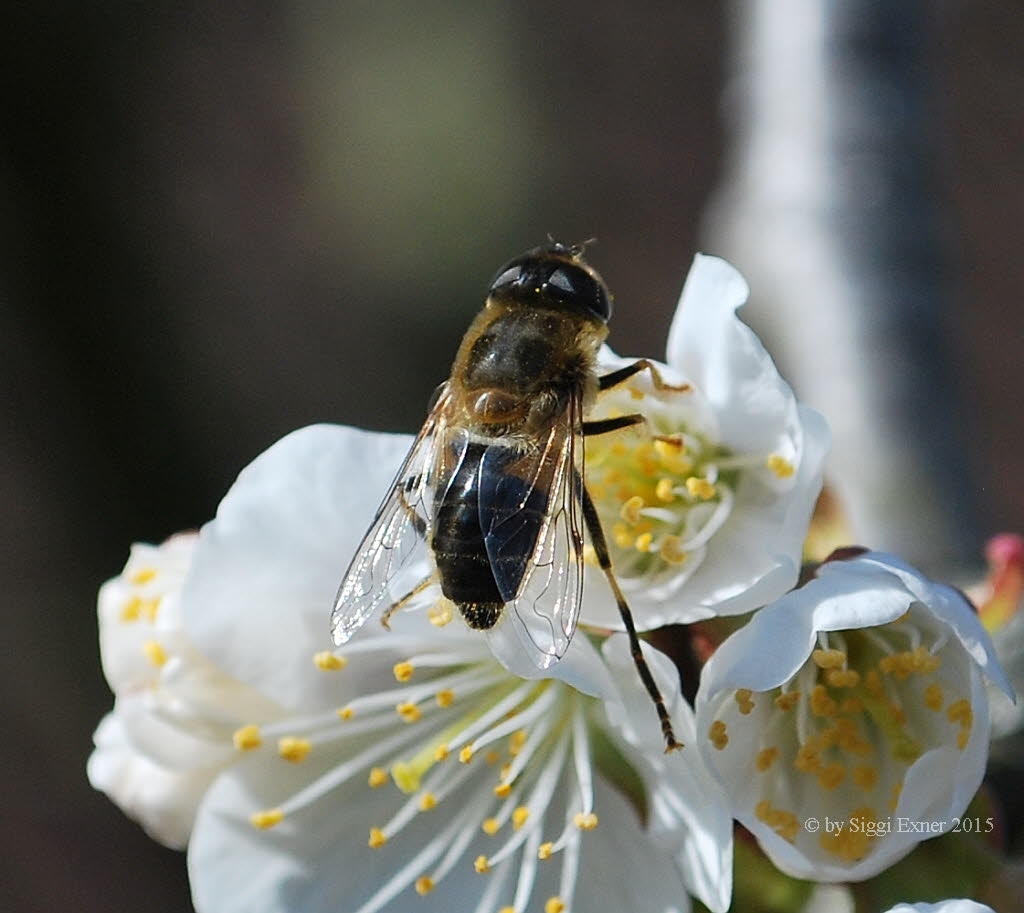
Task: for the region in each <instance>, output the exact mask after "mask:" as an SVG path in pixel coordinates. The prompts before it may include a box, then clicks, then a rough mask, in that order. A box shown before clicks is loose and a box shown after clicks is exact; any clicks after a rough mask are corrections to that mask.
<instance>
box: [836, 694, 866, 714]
mask: <svg viewBox="0 0 1024 913" xmlns="http://www.w3.org/2000/svg"><path fill="white" fill-rule="evenodd" d="M839 712H840V713H852V714H857V713H863V712H864V702H863V701H862V700H861V699H860V698H859V697H844V698H843V699H842V701H840V702H839Z"/></svg>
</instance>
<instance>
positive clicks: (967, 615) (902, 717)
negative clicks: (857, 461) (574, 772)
mask: <svg viewBox="0 0 1024 913" xmlns="http://www.w3.org/2000/svg"><path fill="white" fill-rule="evenodd" d="M984 676H988V677H989V678H990V679H991V680H992V681H993V682H995V683H996V684H997V685H998V686H999V687H1001V688H1003V689H1004V690H1006V691H1009V685H1008V683H1007V681H1006V678H1005V675H1004V674H1003V672H1002V670H1001V668H1000V667H999V664H998V663H997V662H996V660H995V657H994V653H993V649H992V645H991V643H990V641H989V639H988V637H987V635H986V634H985V632H984V630H983V628H982V626H981V624H980V623H979V621H978V618H977V616H976V615H975V613H974V611H973V610H972V607H971V606H970V604H969V603H968V602H967V600H966V599H965V598H964V597H963V596H962V594H960V593H959V592H958V591H956V590H954V589H952V588H950V587H946V586H942V585H940V584H935V583H931V582H929V581H928V580H926V579H925V578H923V577H922V576H921V575H920V574H919V573H918V572H917V571H915V570H914V569H913V568H911V567H909V566H907V565H906V564H904V563H902V562H901V561H900V560H899V559H897V558H894V557H892V556H889V555H884V554H880V553H870V552H869V553H866V554H863V555H861V556H858V557H854V558H851V559H849V560H833V561H828V562H826V563H825V564H823V565H822V566H821V567H820V568H819V569H818V571H817V575H816V577H815V578H814V579H812V580H811V581H810V582H809V583H807V584H806V585H805V586H803V587H801V588H800V589H797V590H794V591H793V592H791V593H789V594H788V595H786V596H784V597H783V598H782V599H780V600H778V601H777V602H775V603H773V604H771V605H769V606H767V607H765V608H764V609H761V610H760V611H759V612H757V613H755V614H754V616H753V618H752V620H751V621H750V622H749V623H748V624H747V625H746V626H745V627H743V628H741V629H740V630H739V631H737V632H736V633H734V634H733V635H732V636H730V637H729V638H728V639H727V640H726V641H725V642H724V643H723V644H722V645H721V646H720V647H719V648H718V650H717V651H716V652H715V653H714V655H713V656H712V657H711V659H710V660H709V662H708V664H707V665H706V666H705V667H704V670H703V675H702V679H701V685H700V691H699V693H698V697H697V721H698V723H697V725H698V732H699V734H700V746H701V750H702V752H703V753H704V756H705V758H706V760H707V761H708V763H709V765H710V766H711V767H712V768H713V769H714V771H715V772H716V774H717V776H718V777H719V779H720V781H721V782H722V784H723V785H724V786H725V788H726V790H727V792H728V793H729V795H730V798H731V800H732V808H733V814H734V815H735V817H736V818H737V819H738V820H739V821H740V822H741V823H742V824H743V825H745V826H746V827H747V828H748V829H750V830H751V831H752V832H753V833H754V835H755V836H756V837H757V839H758V841H759V842H760V844H761V846H762V848H763V849H764V850H765V852H766V853H767V854H768V856H769V857H770V858H771V859H772V861H773V862H774V863H775V864H776V865H777V866H778V867H779V868H780V869H782V870H783V871H784V872H787V873H789V874H791V875H794V876H796V877H800V878H810V879H815V880H819V881H856V880H860V879H864V878H867V877H870V876H871V875H873V874H876V873H877V872H879V871H881V870H882V869H884V868H886V867H887V866H889V865H891V864H892V863H893V862H895V861H896V860H897V859H899V858H900V857H902V856H903V855H905V854H906V853H907V852H908V851H909V850H910V849H911V848H912V847H913V846H914V845H915V844H916V843H918V842H919V841H921V840H923V839H926V838H928V837H933V836H937V835H938V834H939V833H942V832H945V831H949V830H951V829H952V827H953V824H954V822H953V818H954V817H955V816H958V815H960V814H962V812H963V811H964V809H965V808H966V807H967V803H968V802H969V801H970V799H971V797H972V796H973V795H974V793H975V791H976V790H977V788H978V785H979V784H980V782H981V778H982V775H983V773H984V769H985V762H986V758H987V750H988V702H987V699H986V694H985V685H984V682H983V677H984Z"/></svg>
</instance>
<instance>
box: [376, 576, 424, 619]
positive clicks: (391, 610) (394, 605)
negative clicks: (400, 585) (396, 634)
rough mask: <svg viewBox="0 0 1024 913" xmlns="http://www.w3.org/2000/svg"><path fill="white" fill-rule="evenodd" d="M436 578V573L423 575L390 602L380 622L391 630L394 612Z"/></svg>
mask: <svg viewBox="0 0 1024 913" xmlns="http://www.w3.org/2000/svg"><path fill="white" fill-rule="evenodd" d="M436 579H437V574H431V575H430V576H429V577H424V578H423V579H422V580H421V581H420V582H419V583H417V584H416V586H414V587H413V588H412V589H411V590H409V592H408V593H406V594H405V595H404V596H403V597H402V598H401V599H399V600H397V601H396V602H393V603H391V605H390V606H388V608H387V610H386V611H385V612H384V614H383V615H381V616H380V623H381V624H382V625H383V626H384V627H385V628H387V629H388V630H389V631H390V630H391V616H392V615H394V614H395V612H397V611H398V610H399V609H400V608H402V606H404V605H405V604H406V603H407V602H408V601H409V600H410V599H412V598H413V596H417V595H419V594H420V593H422V592H423V591H424V590H425V589H426V588H427V587H428V586H430V585H431V584H432V583H434V581H435V580H436Z"/></svg>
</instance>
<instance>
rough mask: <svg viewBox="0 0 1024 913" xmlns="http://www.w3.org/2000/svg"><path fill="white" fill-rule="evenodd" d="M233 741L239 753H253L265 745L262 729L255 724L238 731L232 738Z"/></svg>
mask: <svg viewBox="0 0 1024 913" xmlns="http://www.w3.org/2000/svg"><path fill="white" fill-rule="evenodd" d="M231 741H232V742H234V743H235V748H237V749H238V750H239V751H252V750H253V749H256V748H259V747H260V745H262V744H263V737H262V736H261V735H260V727H259V726H257V725H256V724H255V723H250V724H249V725H248V726H242V727H241V728H240V729H236V730H235V734H234V735H233V736H231Z"/></svg>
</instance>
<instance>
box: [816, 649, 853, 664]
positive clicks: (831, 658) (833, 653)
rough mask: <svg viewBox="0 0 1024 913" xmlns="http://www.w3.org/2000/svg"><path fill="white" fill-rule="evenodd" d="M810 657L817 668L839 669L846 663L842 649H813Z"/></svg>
mask: <svg viewBox="0 0 1024 913" xmlns="http://www.w3.org/2000/svg"><path fill="white" fill-rule="evenodd" d="M811 659H812V660H814V665H816V666H817V667H818V668H819V669H840V668H842V667H843V666H845V665H846V654H845V653H844V652H843V651H842V650H815V651H814V652H813V653H812V654H811Z"/></svg>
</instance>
